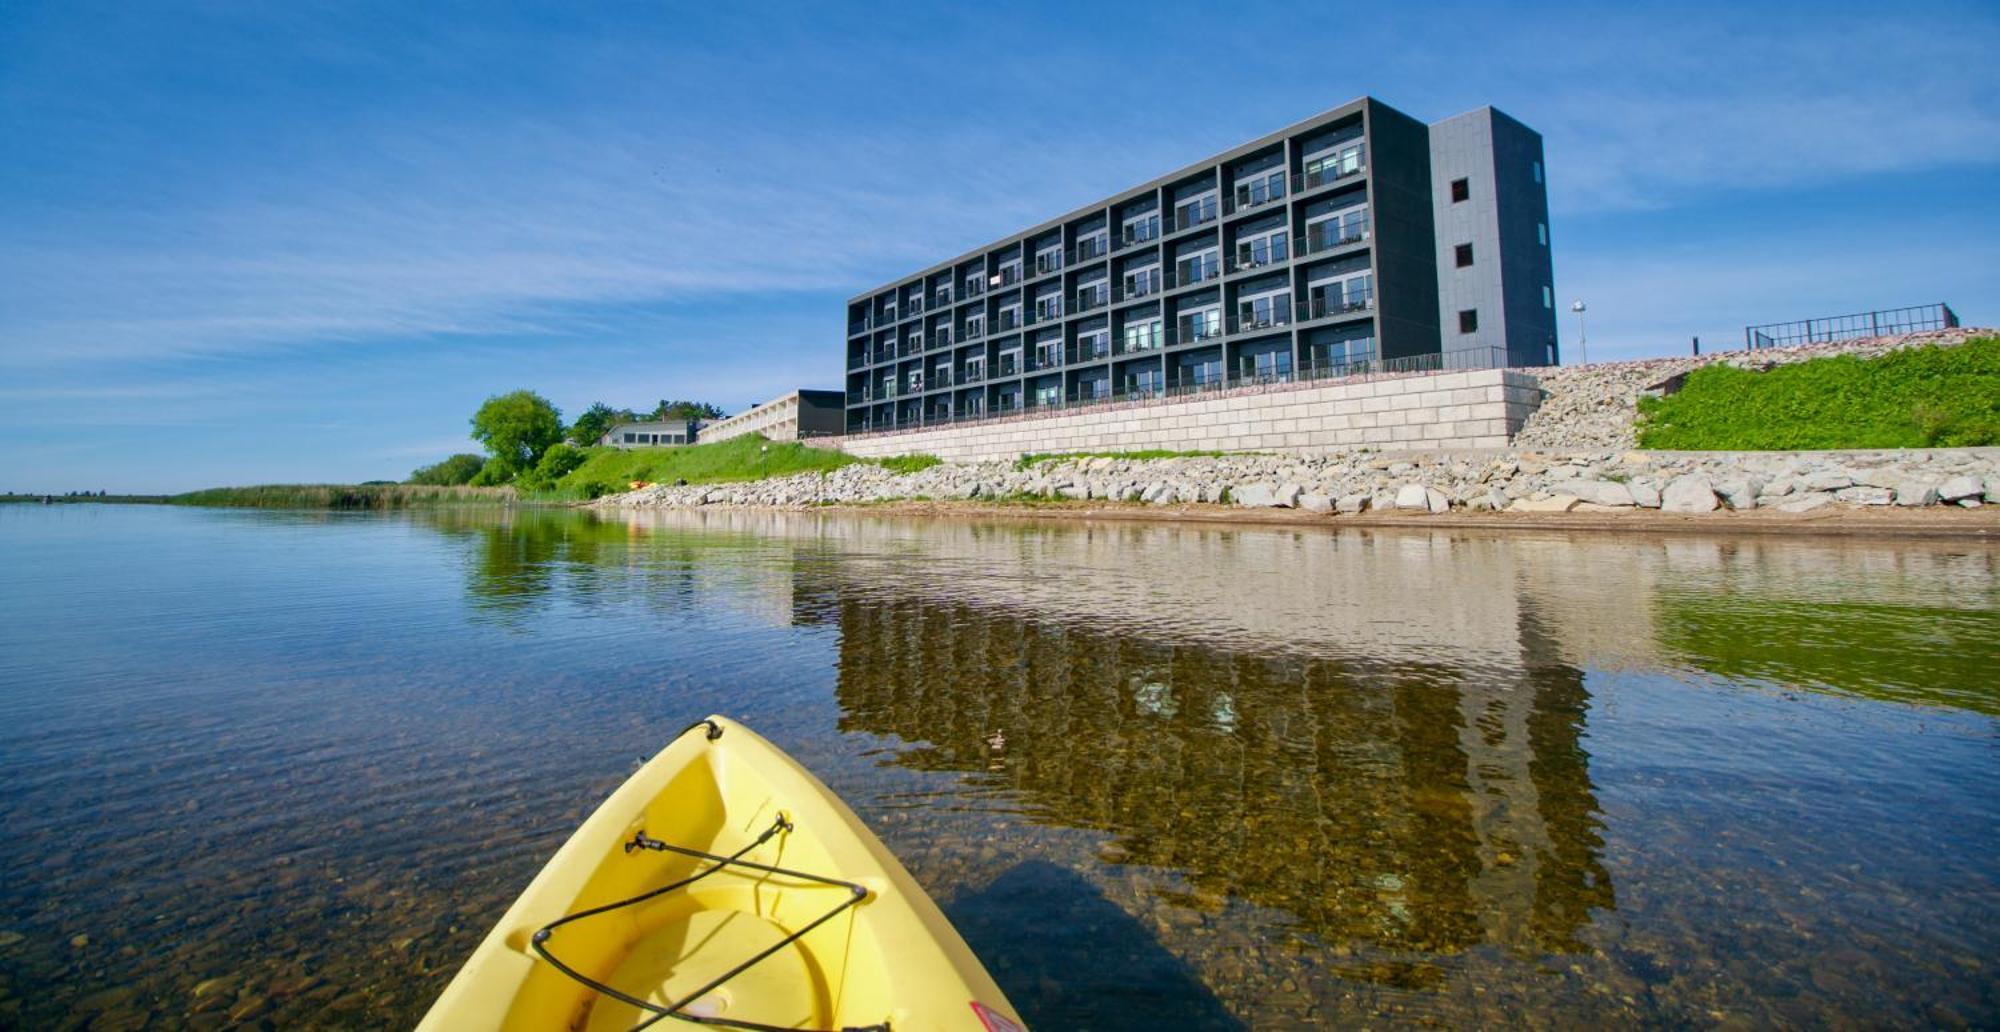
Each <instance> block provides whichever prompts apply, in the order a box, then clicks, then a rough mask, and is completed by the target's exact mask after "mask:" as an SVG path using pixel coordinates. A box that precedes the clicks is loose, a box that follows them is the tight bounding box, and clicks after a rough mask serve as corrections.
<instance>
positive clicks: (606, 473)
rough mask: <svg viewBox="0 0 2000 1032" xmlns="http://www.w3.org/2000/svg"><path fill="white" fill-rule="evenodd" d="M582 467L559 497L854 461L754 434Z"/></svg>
mask: <svg viewBox="0 0 2000 1032" xmlns="http://www.w3.org/2000/svg"><path fill="white" fill-rule="evenodd" d="M588 454H589V456H590V457H589V458H588V459H586V460H584V463H583V465H581V466H578V467H577V468H576V469H575V470H573V471H571V472H570V473H569V475H567V476H565V477H563V478H562V479H561V480H559V481H557V482H556V493H557V494H558V495H560V496H562V497H580V498H596V497H599V496H601V495H606V494H614V493H616V492H619V491H624V490H626V489H628V488H629V487H630V486H631V484H632V482H633V481H635V480H643V481H646V482H648V483H653V484H671V483H674V482H675V481H677V480H685V481H687V482H688V483H690V484H720V483H727V482H731V481H741V480H762V479H763V478H765V477H782V476H789V475H791V474H793V473H807V472H814V471H817V472H830V471H832V470H836V469H839V468H841V467H842V466H850V465H853V464H854V463H857V462H869V461H872V460H869V459H861V458H856V457H855V456H852V455H849V454H847V453H846V452H843V451H835V450H833V449H831V448H814V447H810V446H808V445H805V444H801V443H799V442H797V441H773V442H766V441H765V440H764V439H763V438H762V437H758V436H756V435H754V434H752V435H747V436H744V437H735V438H731V439H729V440H727V441H719V442H717V443H715V444H696V445H690V446H688V447H685V448H635V449H631V450H620V449H617V448H591V449H588ZM937 461H938V460H937V459H936V458H935V457H934V456H929V455H910V456H903V457H900V458H894V459H884V460H881V461H880V462H879V463H878V464H879V465H882V466H886V467H888V468H890V469H893V470H896V471H897V472H910V471H914V470H919V469H923V468H925V467H927V466H934V465H936V464H937Z"/></svg>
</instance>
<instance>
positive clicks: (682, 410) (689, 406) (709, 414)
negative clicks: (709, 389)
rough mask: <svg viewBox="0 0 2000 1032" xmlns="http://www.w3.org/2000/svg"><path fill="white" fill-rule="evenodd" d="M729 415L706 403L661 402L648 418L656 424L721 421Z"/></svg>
mask: <svg viewBox="0 0 2000 1032" xmlns="http://www.w3.org/2000/svg"><path fill="white" fill-rule="evenodd" d="M725 415H728V413H726V412H724V411H722V409H720V408H718V407H716V406H714V405H711V404H709V403H708V402H705V401H666V400H664V399H662V400H661V401H660V407H659V408H656V409H654V410H653V414H652V415H651V416H649V417H647V418H649V419H652V420H653V421H654V422H665V421H666V420H670V419H672V420H680V419H721V418H722V417H723V416H725Z"/></svg>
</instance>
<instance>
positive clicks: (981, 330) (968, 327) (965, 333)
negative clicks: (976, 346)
mask: <svg viewBox="0 0 2000 1032" xmlns="http://www.w3.org/2000/svg"><path fill="white" fill-rule="evenodd" d="M984 336H986V324H984V323H976V322H969V323H966V324H965V329H963V330H961V331H959V335H958V339H960V340H978V339H979V338H981V337H984Z"/></svg>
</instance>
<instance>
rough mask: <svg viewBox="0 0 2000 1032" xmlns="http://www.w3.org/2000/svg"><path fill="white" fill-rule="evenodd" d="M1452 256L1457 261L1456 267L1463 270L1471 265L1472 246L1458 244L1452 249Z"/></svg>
mask: <svg viewBox="0 0 2000 1032" xmlns="http://www.w3.org/2000/svg"><path fill="white" fill-rule="evenodd" d="M1452 255H1453V257H1454V258H1455V259H1456V260H1457V262H1458V267H1459V268H1461V269H1463V268H1465V267H1466V266H1468V265H1471V264H1472V245H1471V244H1460V245H1458V246H1457V247H1455V248H1453V249H1452Z"/></svg>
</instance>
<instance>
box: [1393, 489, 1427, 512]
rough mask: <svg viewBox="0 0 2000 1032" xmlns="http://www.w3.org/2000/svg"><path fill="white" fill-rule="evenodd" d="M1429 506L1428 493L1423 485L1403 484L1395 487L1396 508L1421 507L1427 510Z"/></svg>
mask: <svg viewBox="0 0 2000 1032" xmlns="http://www.w3.org/2000/svg"><path fill="white" fill-rule="evenodd" d="M1430 507H1431V499H1430V494H1429V492H1428V491H1426V490H1425V488H1424V485H1422V484H1404V485H1403V486H1402V487H1399V488H1397V489H1396V508H1398V509H1423V510H1426V511H1428V510H1429V509H1430Z"/></svg>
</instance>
